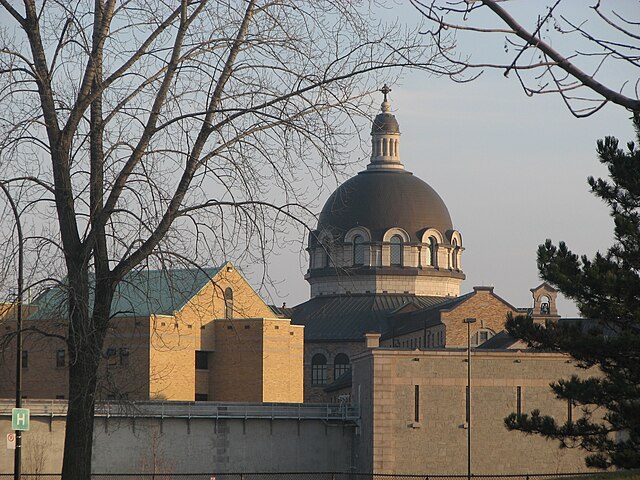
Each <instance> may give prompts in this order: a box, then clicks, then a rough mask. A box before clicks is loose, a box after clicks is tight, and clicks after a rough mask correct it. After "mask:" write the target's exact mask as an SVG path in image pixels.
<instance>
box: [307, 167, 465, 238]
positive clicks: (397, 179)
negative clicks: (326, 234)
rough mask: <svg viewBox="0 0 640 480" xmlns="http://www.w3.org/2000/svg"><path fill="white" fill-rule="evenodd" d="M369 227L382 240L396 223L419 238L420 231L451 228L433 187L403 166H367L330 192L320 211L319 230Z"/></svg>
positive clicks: (338, 231)
mask: <svg viewBox="0 0 640 480" xmlns="http://www.w3.org/2000/svg"><path fill="white" fill-rule="evenodd" d="M357 226H362V227H366V228H368V229H369V230H370V231H371V235H372V240H374V241H382V237H383V235H384V232H386V231H387V230H388V229H389V228H392V227H399V228H402V229H404V230H406V232H407V233H408V234H409V235H410V237H411V240H412V241H420V240H421V238H420V237H421V235H422V232H423V231H424V230H425V229H427V228H436V229H438V230H439V231H440V232H441V233H443V234H444V233H445V232H446V231H447V230H452V229H453V224H452V223H451V217H450V216H449V211H448V210H447V207H446V205H445V204H444V202H443V201H442V199H441V198H440V196H439V195H438V194H437V193H436V191H435V190H434V189H433V188H431V187H430V186H429V185H427V184H426V183H425V182H423V181H422V180H420V179H419V178H417V177H415V176H413V174H411V173H410V172H407V171H406V170H392V169H385V170H378V171H375V170H366V171H364V172H360V173H359V174H358V175H356V176H355V177H352V178H350V179H349V180H347V181H346V182H345V183H343V184H342V185H340V187H338V189H337V190H336V191H335V192H333V194H331V196H330V197H329V199H328V200H327V202H326V203H325V205H324V208H323V209H322V213H320V218H319V220H318V231H321V230H324V229H327V230H329V231H331V232H332V233H333V234H334V235H337V236H339V237H342V236H343V235H344V234H345V233H347V232H348V231H349V230H351V229H352V228H354V227H357Z"/></svg>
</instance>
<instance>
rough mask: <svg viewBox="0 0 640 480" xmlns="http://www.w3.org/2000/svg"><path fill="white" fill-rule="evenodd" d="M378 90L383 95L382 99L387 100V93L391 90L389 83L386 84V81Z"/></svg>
mask: <svg viewBox="0 0 640 480" xmlns="http://www.w3.org/2000/svg"><path fill="white" fill-rule="evenodd" d="M380 91H381V92H382V94H383V95H384V99H383V100H382V101H383V102H387V101H388V100H387V94H388V93H389V92H390V91H391V88H389V85H387V84H386V83H385V84H384V85H383V86H382V88H381V89H380Z"/></svg>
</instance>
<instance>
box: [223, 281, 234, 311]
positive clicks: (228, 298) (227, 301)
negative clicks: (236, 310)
mask: <svg viewBox="0 0 640 480" xmlns="http://www.w3.org/2000/svg"><path fill="white" fill-rule="evenodd" d="M224 318H233V290H232V289H231V287H227V288H226V289H225V291H224Z"/></svg>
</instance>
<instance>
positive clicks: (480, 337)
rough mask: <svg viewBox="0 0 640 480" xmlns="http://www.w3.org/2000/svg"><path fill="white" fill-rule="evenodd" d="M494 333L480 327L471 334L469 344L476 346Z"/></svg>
mask: <svg viewBox="0 0 640 480" xmlns="http://www.w3.org/2000/svg"><path fill="white" fill-rule="evenodd" d="M494 335H495V333H493V332H492V331H491V330H489V329H488V328H481V329H480V330H478V331H477V332H476V333H474V334H473V335H472V336H471V346H472V347H477V346H478V345H482V344H483V343H484V342H486V341H487V340H489V339H490V338H491V337H493V336H494Z"/></svg>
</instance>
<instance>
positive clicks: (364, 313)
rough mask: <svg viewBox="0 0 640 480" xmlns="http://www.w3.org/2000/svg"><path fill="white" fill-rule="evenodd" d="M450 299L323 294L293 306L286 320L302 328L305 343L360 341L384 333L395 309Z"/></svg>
mask: <svg viewBox="0 0 640 480" xmlns="http://www.w3.org/2000/svg"><path fill="white" fill-rule="evenodd" d="M450 300H451V298H450V297H424V296H417V295H401V294H350V295H327V296H319V297H315V298H312V299H311V300H309V301H307V302H304V303H302V304H300V305H298V306H296V307H294V308H293V310H292V312H291V317H290V318H291V323H293V324H295V325H303V326H304V327H305V328H304V338H305V342H307V341H353V342H362V341H363V340H364V334H365V333H366V332H381V333H382V332H385V331H386V330H387V328H388V324H387V317H388V316H389V313H390V312H392V311H394V310H396V309H397V308H399V307H402V306H404V305H406V304H408V303H415V304H416V305H417V306H418V307H420V308H425V307H429V306H432V305H436V304H440V303H443V302H447V301H450Z"/></svg>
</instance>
